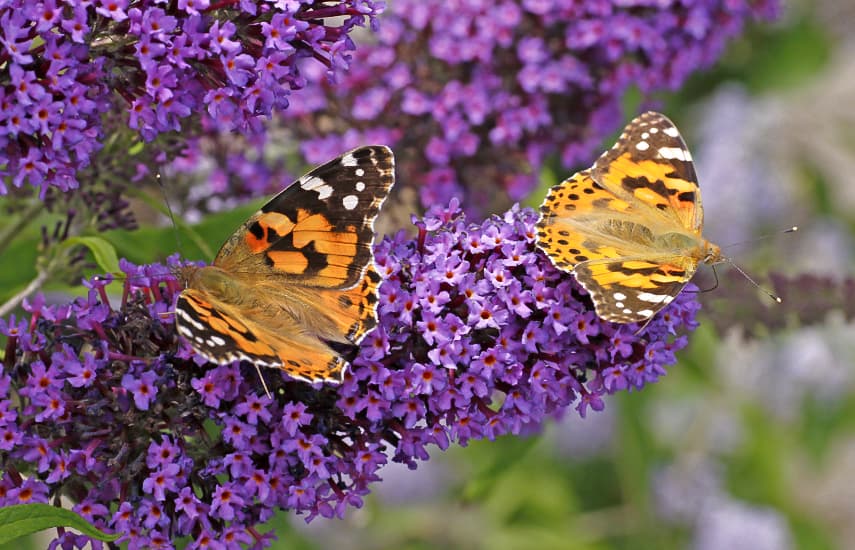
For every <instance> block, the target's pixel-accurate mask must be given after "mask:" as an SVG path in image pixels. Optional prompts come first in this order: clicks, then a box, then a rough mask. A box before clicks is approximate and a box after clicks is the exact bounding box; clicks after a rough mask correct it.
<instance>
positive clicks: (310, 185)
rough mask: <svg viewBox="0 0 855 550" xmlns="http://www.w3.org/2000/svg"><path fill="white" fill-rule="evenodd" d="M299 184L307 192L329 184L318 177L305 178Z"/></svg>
mask: <svg viewBox="0 0 855 550" xmlns="http://www.w3.org/2000/svg"><path fill="white" fill-rule="evenodd" d="M299 182H300V187H301V188H303V189H305V190H306V191H311V190H312V189H316V188H318V187H320V186H322V185H326V183H327V182H325V181H324V180H322V179H321V178H319V177H318V176H303V177H302V178H300V179H299Z"/></svg>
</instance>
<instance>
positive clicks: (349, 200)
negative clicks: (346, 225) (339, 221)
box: [341, 195, 359, 210]
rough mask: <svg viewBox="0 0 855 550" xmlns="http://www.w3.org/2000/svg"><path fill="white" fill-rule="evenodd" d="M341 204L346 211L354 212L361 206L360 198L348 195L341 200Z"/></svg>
mask: <svg viewBox="0 0 855 550" xmlns="http://www.w3.org/2000/svg"><path fill="white" fill-rule="evenodd" d="M341 204H343V205H344V208H345V210H353V209H354V208H356V207H357V205H359V197H357V196H356V195H348V196H346V197H345V198H343V199H341Z"/></svg>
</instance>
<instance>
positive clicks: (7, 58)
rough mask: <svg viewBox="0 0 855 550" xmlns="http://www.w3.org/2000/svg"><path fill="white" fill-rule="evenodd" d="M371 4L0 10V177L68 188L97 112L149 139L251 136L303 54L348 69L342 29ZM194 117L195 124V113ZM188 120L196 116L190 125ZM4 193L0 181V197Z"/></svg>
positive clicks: (61, 4)
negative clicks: (195, 132) (121, 115)
mask: <svg viewBox="0 0 855 550" xmlns="http://www.w3.org/2000/svg"><path fill="white" fill-rule="evenodd" d="M380 4H382V3H380V2H374V1H372V0H344V1H339V2H333V1H329V2H326V1H317V2H304V1H291V0H289V1H272V0H241V1H237V0H229V1H221V2H212V1H211V0H178V1H177V2H166V1H164V0H140V1H133V2H132V1H130V0H40V1H38V2H34V1H30V0H10V1H7V2H3V3H2V4H0V44H2V49H0V106H2V108H0V177H2V178H3V179H7V178H8V179H9V181H11V182H12V183H13V184H14V185H15V186H18V187H20V186H21V185H23V184H24V183H25V182H29V183H30V184H31V185H33V186H41V187H42V189H43V190H44V189H45V186H56V187H58V188H60V189H62V190H67V189H71V188H76V187H77V185H78V182H77V178H76V174H77V172H78V170H80V169H81V168H84V167H86V166H87V165H88V164H89V163H90V160H91V157H92V155H93V154H94V153H95V152H97V151H98V150H99V149H100V148H101V147H102V146H103V144H104V140H105V133H106V132H105V130H104V128H103V126H102V116H103V115H104V114H105V113H107V112H108V111H120V112H126V113H127V115H126V116H127V124H128V126H130V128H132V129H133V130H136V131H138V132H139V134H140V135H141V136H142V137H143V138H144V139H146V140H152V139H154V137H155V136H157V135H158V134H160V133H162V132H169V131H182V130H184V131H186V130H187V129H188V127H189V128H192V125H191V121H192V123H195V124H197V125H198V124H199V123H200V120H199V117H198V115H199V113H202V112H205V113H206V115H207V116H206V117H205V119H204V120H201V123H202V125H203V126H205V127H207V129H213V130H219V131H226V132H228V131H232V130H241V131H244V132H252V131H258V130H259V128H260V123H261V120H262V118H264V117H268V116H269V115H270V114H271V113H272V112H274V111H276V110H279V109H283V108H285V107H287V105H288V99H287V96H288V94H289V93H290V91H291V90H293V89H298V88H302V87H303V86H305V84H306V79H305V77H304V76H303V75H302V73H301V72H300V70H299V68H298V62H299V60H300V59H303V58H307V57H310V58H312V59H314V60H316V61H317V62H319V63H320V64H321V65H322V66H324V67H326V71H327V72H328V73H329V74H332V73H333V72H334V71H337V70H339V69H341V68H344V67H346V66H347V64H348V62H349V59H350V57H349V50H351V49H353V44H352V42H351V40H350V39H349V36H348V34H349V32H350V31H351V30H352V28H353V27H354V26H355V25H362V24H364V22H365V19H366V18H368V19H371V20H372V21H373V19H374V17H375V16H376V15H377V14H378V13H379V12H380V11H381V6H380ZM194 115H195V117H194ZM191 117H194V118H191ZM6 192H8V190H7V189H6V187H5V186H4V185H3V183H2V180H0V194H5V193H6Z"/></svg>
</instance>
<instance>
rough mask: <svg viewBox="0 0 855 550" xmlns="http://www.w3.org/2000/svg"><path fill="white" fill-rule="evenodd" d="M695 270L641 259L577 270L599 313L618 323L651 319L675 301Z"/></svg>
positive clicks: (586, 265) (577, 277)
mask: <svg viewBox="0 0 855 550" xmlns="http://www.w3.org/2000/svg"><path fill="white" fill-rule="evenodd" d="M693 273H694V266H680V265H675V264H669V263H657V262H654V261H640V260H639V261H615V262H602V263H595V264H583V265H581V266H579V267H578V268H577V269H576V270H575V271H574V274H575V276H576V280H577V281H579V284H581V285H582V287H583V288H585V290H587V291H588V294H590V296H591V300H592V301H593V302H594V308H595V309H596V311H597V315H598V316H599V317H601V318H603V319H605V320H606V321H611V322H614V323H634V322H638V321H644V320H646V319H648V318H650V317H651V316H652V315H654V314H655V313H656V312H657V311H659V310H660V309H662V308H663V307H665V306H666V305H668V304H670V303H671V302H672V301H673V300H674V298H675V297H676V296H677V295H678V294H679V293H680V291H681V290H683V287H684V286H685V285H686V283H687V282H688V281H689V279H690V278H691V276H692V274H693ZM651 282H653V283H654V284H651Z"/></svg>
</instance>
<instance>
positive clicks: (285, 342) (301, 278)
mask: <svg viewBox="0 0 855 550" xmlns="http://www.w3.org/2000/svg"><path fill="white" fill-rule="evenodd" d="M393 184H394V161H393V157H392V152H391V150H389V149H388V148H387V147H382V146H373V147H363V148H360V149H356V150H354V151H351V152H350V153H346V154H345V155H342V156H341V157H339V158H338V159H334V160H332V161H330V162H328V163H327V164H325V165H323V166H321V167H318V168H316V169H315V170H313V171H312V172H310V173H309V174H307V175H305V176H303V177H302V178H300V179H299V180H298V181H296V182H295V183H294V184H292V185H291V186H289V187H288V188H286V189H285V190H284V191H282V192H281V193H280V194H279V195H277V196H276V197H274V198H273V199H272V200H271V201H270V202H268V203H267V204H266V205H264V206H263V207H262V208H261V210H259V211H258V212H256V213H255V214H254V215H253V216H252V217H251V218H250V219H249V220H247V221H246V222H245V223H244V224H243V225H242V226H241V227H240V228H239V229H238V230H237V231H236V232H235V233H234V234H233V235H232V236H231V237H230V238H229V239H228V240H227V241H226V243H225V244H224V245H223V246H222V248H221V249H220V251H219V253H218V254H217V256H216V258H215V259H214V262H213V264H212V265H210V266H206V267H195V266H188V267H184V268H181V269H179V270H178V272H177V276H178V277H179V279H181V280H182V282H183V283H184V286H185V290H184V291H183V292H182V293H181V295H180V296H179V298H178V302H177V304H176V322H177V327H178V332H179V334H181V336H183V337H184V338H185V339H186V340H187V341H188V342H189V343H190V344H191V346H192V347H193V348H194V350H195V351H196V352H197V353H199V354H200V355H202V356H204V357H206V358H207V359H209V360H210V361H212V362H215V363H219V364H226V363H230V362H232V361H235V360H241V359H243V360H247V361H250V362H252V363H254V364H256V365H259V366H267V367H273V368H279V369H282V370H284V371H285V372H286V373H288V374H289V375H290V376H291V377H293V378H297V379H300V380H306V381H332V382H338V381H341V377H342V376H343V372H344V367H345V365H346V360H345V358H344V357H342V350H343V348H347V347H355V346H356V345H357V344H358V343H359V342H360V341H361V340H362V338H364V336H365V334H366V333H367V332H368V331H370V330H371V329H372V328H373V327H374V326H375V325H376V323H377V321H376V312H375V307H376V302H377V287H378V285H379V282H380V277H379V275H378V274H377V272H376V271H375V269H374V267H373V253H372V249H371V247H372V243H373V239H374V229H373V222H374V219H375V218H376V216H377V214H378V212H379V209H380V206H381V205H382V203H383V201H384V200H385V198H386V196H387V194H388V192H389V190H390V189H391V187H392V185H393Z"/></svg>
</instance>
